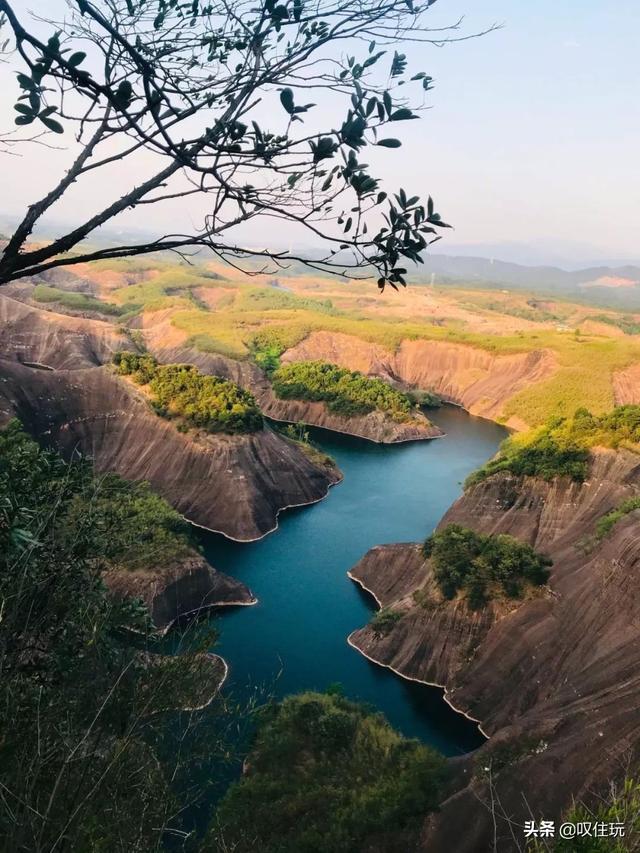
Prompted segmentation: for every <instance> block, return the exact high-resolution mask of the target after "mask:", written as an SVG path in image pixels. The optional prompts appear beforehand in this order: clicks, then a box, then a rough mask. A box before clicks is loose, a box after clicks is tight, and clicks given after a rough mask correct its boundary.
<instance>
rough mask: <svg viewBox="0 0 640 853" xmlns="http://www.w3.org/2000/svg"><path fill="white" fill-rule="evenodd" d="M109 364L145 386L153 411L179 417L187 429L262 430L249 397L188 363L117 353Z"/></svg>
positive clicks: (213, 430)
mask: <svg viewBox="0 0 640 853" xmlns="http://www.w3.org/2000/svg"><path fill="white" fill-rule="evenodd" d="M113 363H114V365H115V367H116V371H117V372H118V374H119V375H120V376H131V378H132V379H133V380H134V382H137V383H138V384H139V385H146V386H148V389H149V392H150V394H151V404H152V406H153V408H154V411H155V412H156V413H157V414H159V415H161V416H163V417H168V418H180V419H181V421H180V423H181V424H184V425H186V426H187V427H195V428H198V429H205V430H207V432H228V433H246V432H255V431H256V430H260V429H262V427H263V421H262V414H261V412H260V409H259V408H258V405H257V403H256V401H255V398H254V397H253V395H252V394H250V393H249V392H248V391H245V390H244V389H242V388H240V386H239V385H236V384H235V382H230V381H229V380H227V379H221V378H220V377H219V376H208V375H206V374H202V373H200V371H199V370H198V369H197V368H196V367H194V366H193V365H192V364H166V365H160V364H158V362H157V361H156V360H155V358H153V356H151V355H148V354H140V353H135V352H118V353H116V354H115V355H114V356H113Z"/></svg>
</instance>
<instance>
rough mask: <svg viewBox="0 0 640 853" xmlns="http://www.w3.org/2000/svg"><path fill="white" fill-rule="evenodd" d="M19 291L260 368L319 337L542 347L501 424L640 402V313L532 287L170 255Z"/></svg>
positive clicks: (388, 343)
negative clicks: (341, 273) (638, 389)
mask: <svg viewBox="0 0 640 853" xmlns="http://www.w3.org/2000/svg"><path fill="white" fill-rule="evenodd" d="M15 292H16V295H19V298H21V299H24V300H26V301H29V302H32V303H37V304H39V305H40V306H41V307H50V308H52V309H55V310H56V311H63V312H69V313H74V314H78V313H79V314H83V315H86V316H92V317H94V318H103V319H105V320H108V321H110V322H112V323H116V324H118V325H119V326H120V327H121V330H122V332H123V333H124V332H125V331H126V330H129V333H131V332H134V331H135V330H138V332H139V333H141V335H142V337H143V338H144V339H145V341H147V342H148V343H150V344H155V345H158V344H162V345H163V346H168V345H171V346H184V345H187V346H191V347H194V348H196V349H198V350H200V351H204V352H215V353H220V354H222V355H224V356H227V357H231V358H234V359H240V360H255V361H257V363H258V364H260V355H261V354H265V353H267V354H269V353H270V354H272V355H273V356H274V357H276V358H278V357H279V356H281V355H282V354H283V353H284V352H285V351H287V350H289V349H291V348H292V347H295V346H296V345H298V344H300V343H301V342H302V341H304V340H305V339H306V338H308V336H309V335H310V334H312V333H314V332H319V331H322V332H329V333H341V334H344V335H348V336H353V337H355V338H357V339H359V340H361V341H366V342H369V343H371V344H374V345H377V346H379V347H382V348H383V349H384V350H385V351H388V352H390V353H393V352H395V351H397V350H398V348H399V347H400V345H401V343H402V341H416V340H426V341H434V342H445V343H448V344H461V345H465V346H469V347H473V348H476V349H478V348H479V349H481V350H484V351H486V352H488V353H492V354H494V355H506V354H517V353H528V352H534V351H535V352H544V353H545V354H547V355H548V356H549V357H550V359H551V363H552V364H553V368H552V369H550V370H549V371H548V372H547V374H548V375H546V376H544V377H543V378H541V379H540V380H539V381H534V382H531V383H528V384H527V387H525V388H521V389H520V390H517V391H515V393H513V394H512V395H511V396H509V398H508V399H506V400H505V402H504V406H503V410H502V412H501V416H500V418H499V419H500V420H502V421H505V422H510V423H511V424H512V425H514V426H519V425H535V424H538V423H540V422H542V421H543V420H545V419H546V418H547V417H548V416H549V415H553V414H558V415H563V414H570V413H572V412H573V411H574V410H575V409H576V408H577V407H579V406H587V407H588V408H589V409H591V410H592V411H593V412H594V413H600V412H603V411H606V410H607V409H610V408H611V407H612V405H614V404H615V403H617V402H635V391H634V390H633V388H634V387H635V385H634V382H633V381H630V380H633V378H634V377H633V369H631V372H630V373H627V372H626V369H627V368H629V367H630V365H632V364H634V363H637V362H638V361H640V337H638V333H639V332H640V314H622V313H620V312H617V311H615V310H611V309H609V310H607V309H602V308H596V307H592V306H587V305H582V304H577V303H571V302H565V301H560V300H551V299H549V298H544V297H541V296H537V295H536V294H535V293H533V292H532V293H522V292H510V291H509V290H507V289H502V290H500V289H495V290H486V291H482V290H478V289H477V287H474V288H473V289H471V288H470V289H468V290H466V289H464V288H462V287H460V288H452V287H437V286H435V287H434V286H429V285H425V284H418V285H411V286H409V287H408V288H407V289H402V290H400V291H394V290H392V289H390V288H388V289H387V290H385V291H384V292H383V293H379V292H378V291H377V289H376V287H375V284H374V283H372V282H371V281H369V280H367V281H353V280H351V281H349V280H346V279H345V280H342V279H336V278H324V277H321V276H320V275H315V274H313V273H312V272H310V273H309V274H306V275H292V274H291V272H290V271H288V272H287V271H285V272H284V273H283V274H280V275H278V274H272V273H269V274H260V273H256V274H253V275H249V276H247V275H244V274H243V273H241V272H239V271H236V270H233V269H231V268H229V267H224V266H222V265H220V264H215V263H208V264H204V263H198V264H193V265H191V264H188V263H186V262H184V261H176V260H174V259H172V258H167V257H166V256H162V257H157V258H151V259H149V258H147V259H145V260H127V261H105V262H101V263H98V264H93V265H90V266H89V265H78V266H75V267H73V268H71V270H70V271H65V272H59V273H57V274H56V275H54V276H50V277H49V280H48V281H47V282H40V283H35V282H34V283H33V284H29V285H25V284H21V285H19V286H18V287H17V288H15ZM471 378H472V377H466V379H467V380H470V379H471ZM426 390H428V389H426Z"/></svg>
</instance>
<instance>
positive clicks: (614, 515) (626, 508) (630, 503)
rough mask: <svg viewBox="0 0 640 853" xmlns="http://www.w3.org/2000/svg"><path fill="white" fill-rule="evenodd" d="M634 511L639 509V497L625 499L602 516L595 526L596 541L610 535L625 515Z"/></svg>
mask: <svg viewBox="0 0 640 853" xmlns="http://www.w3.org/2000/svg"><path fill="white" fill-rule="evenodd" d="M636 509H640V496H639V497H634V498H627V500H626V501H623V502H622V503H621V504H620V506H618V507H616V508H615V509H612V510H611V512H608V513H607V514H606V515H603V516H602V518H600V519H599V520H598V522H597V524H596V537H597V538H598V539H604V538H605V537H606V536H608V535H609V533H611V531H612V530H613V528H614V527H615V526H616V524H617V523H618V522H619V521H620V520H621V519H623V518H624V517H625V515H629V513H630V512H633V511H634V510H636Z"/></svg>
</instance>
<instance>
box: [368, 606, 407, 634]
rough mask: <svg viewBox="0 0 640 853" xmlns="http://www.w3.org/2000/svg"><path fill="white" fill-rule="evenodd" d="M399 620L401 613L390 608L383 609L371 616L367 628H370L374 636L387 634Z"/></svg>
mask: <svg viewBox="0 0 640 853" xmlns="http://www.w3.org/2000/svg"><path fill="white" fill-rule="evenodd" d="M401 619H402V613H400V612H399V611H398V610H392V609H391V608H390V607H383V608H381V609H380V610H378V612H377V613H375V614H374V615H373V618H372V619H371V621H370V622H369V627H370V628H372V629H373V630H374V631H375V632H376V634H388V633H389V631H391V629H392V628H393V627H394V625H397V624H398V622H399V621H400V620H401Z"/></svg>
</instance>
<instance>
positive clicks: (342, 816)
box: [205, 690, 445, 853]
mask: <svg viewBox="0 0 640 853" xmlns="http://www.w3.org/2000/svg"><path fill="white" fill-rule="evenodd" d="M248 768H249V771H248V773H247V774H245V775H244V776H243V777H242V779H241V780H240V781H239V782H237V783H236V784H235V785H233V786H232V787H231V789H230V790H229V791H228V793H227V794H226V796H225V797H224V799H223V800H222V802H221V804H220V806H219V808H218V812H217V815H216V819H215V820H214V823H213V824H212V827H211V830H210V835H209V839H208V843H207V844H205V848H206V849H207V850H211V851H219V853H222V851H227V850H235V851H236V853H255V851H258V850H259V851H260V853H318V852H319V851H321V850H322V851H331V853H359V851H362V850H365V849H369V846H368V842H369V841H370V840H373V839H375V838H376V837H378V836H380V835H384V834H385V833H387V832H388V831H389V830H390V829H392V830H393V834H394V839H395V842H396V844H397V848H394V849H398V850H399V849H403V850H413V849H416V841H417V833H418V829H419V826H420V825H421V823H422V822H423V820H424V816H425V814H427V813H428V812H429V811H432V810H434V809H435V808H436V807H437V804H438V802H439V800H440V797H441V790H442V785H443V782H444V779H445V769H444V761H443V759H442V758H441V756H439V755H438V754H437V753H436V752H434V751H433V750H432V749H430V748H429V747H427V746H424V745H423V744H421V743H419V742H418V741H416V740H408V739H406V738H404V737H402V736H401V735H399V734H398V733H397V732H394V731H393V729H391V727H390V726H389V725H388V723H387V722H386V720H385V719H384V717H382V715H380V714H374V713H371V712H370V711H369V710H367V709H366V708H365V707H363V706H362V705H358V704H355V703H353V702H350V701H348V700H347V699H345V698H343V697H342V696H340V695H339V694H337V692H336V691H335V690H334V691H332V692H331V694H330V695H329V694H327V693H324V694H320V693H303V694H301V695H299V696H292V697H289V698H287V699H285V700H284V701H283V702H281V703H280V704H278V705H275V706H270V707H269V708H267V709H266V710H265V711H264V712H263V714H262V719H261V722H260V725H259V728H258V733H257V736H256V740H255V744H254V748H253V751H252V753H251V754H250V756H249V758H248ZM376 849H377V848H376Z"/></svg>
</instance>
